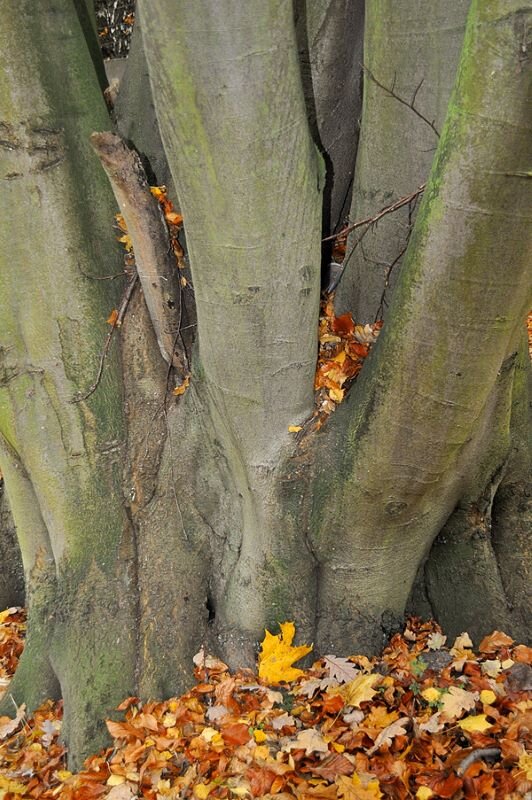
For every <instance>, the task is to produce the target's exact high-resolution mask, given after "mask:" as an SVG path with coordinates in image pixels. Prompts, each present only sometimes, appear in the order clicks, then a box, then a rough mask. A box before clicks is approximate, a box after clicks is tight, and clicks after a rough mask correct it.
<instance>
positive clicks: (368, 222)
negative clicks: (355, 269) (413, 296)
mask: <svg viewBox="0 0 532 800" xmlns="http://www.w3.org/2000/svg"><path fill="white" fill-rule="evenodd" d="M425 185H426V184H424V183H422V184H421V186H418V188H417V189H416V190H415V192H411V193H410V194H407V195H405V196H404V197H400V198H399V200H396V201H395V202H394V203H391V204H390V205H389V206H385V207H384V208H383V209H381V210H380V211H379V212H378V213H377V214H374V215H373V216H372V217H366V218H365V219H361V220H358V221H357V222H353V224H352V225H348V226H347V227H346V228H343V229H342V230H341V231H340V232H339V233H336V234H334V235H333V236H327V238H325V239H322V241H323V242H327V241H329V239H341V238H344V237H345V236H347V234H348V233H351V231H354V230H356V229H357V228H361V227H363V226H366V229H365V230H364V231H363V232H362V233H361V235H360V236H359V237H358V239H357V240H356V242H355V243H354V244H353V246H352V248H351V250H350V251H349V253H348V254H347V255H346V257H345V258H344V260H343V263H342V269H341V270H340V271H339V272H338V273H337V275H336V276H335V277H334V280H333V281H332V282H331V283H330V284H329V286H328V287H327V289H326V292H327V293H330V292H334V290H335V289H336V287H337V286H338V284H339V283H340V281H341V279H342V276H343V274H344V272H345V269H346V267H347V265H348V263H349V261H350V259H351V256H352V255H353V253H354V252H355V250H356V249H357V247H358V245H359V244H360V242H361V241H362V240H363V238H364V236H365V235H366V233H367V232H368V231H369V229H370V227H371V226H372V225H375V224H376V223H377V222H378V221H379V220H380V219H382V217H384V216H386V214H392V213H393V212H394V211H397V210H398V209H399V208H402V207H403V206H406V205H411V204H412V202H415V201H417V198H418V197H419V196H420V195H421V194H422V193H423V191H424V190H425ZM410 218H411V212H410V213H409V219H410ZM407 243H408V240H407ZM405 250H406V247H405ZM403 253H404V250H403V251H401V253H400V254H399V256H398V257H397V259H396V260H395V261H394V262H393V264H392V268H393V266H394V265H395V264H396V263H397V261H398V260H399V259H400V258H401V256H402V255H403ZM390 271H391V270H390ZM389 274H390V273H388V276H387V277H388V278H389Z"/></svg>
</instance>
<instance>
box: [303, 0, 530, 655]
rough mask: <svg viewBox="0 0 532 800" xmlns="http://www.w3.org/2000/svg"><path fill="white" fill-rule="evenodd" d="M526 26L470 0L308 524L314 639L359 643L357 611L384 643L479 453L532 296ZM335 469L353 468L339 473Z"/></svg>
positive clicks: (521, 18)
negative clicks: (315, 604)
mask: <svg viewBox="0 0 532 800" xmlns="http://www.w3.org/2000/svg"><path fill="white" fill-rule="evenodd" d="M526 24H527V15H526V14H525V12H523V11H522V9H521V6H520V4H519V3H518V2H512V0H501V2H496V3H491V4H490V5H489V7H487V6H485V5H484V4H483V3H480V2H473V4H472V7H471V11H470V15H469V19H468V27H467V31H466V37H465V43H464V48H463V54H462V58H461V62H460V68H459V78H458V82H457V85H456V88H455V90H454V93H453V97H452V99H451V103H450V107H449V113H448V116H447V120H446V124H445V128H444V131H443V134H442V138H441V140H440V143H439V148H438V152H437V155H436V160H435V163H434V165H433V168H432V172H431V177H430V181H429V185H428V187H427V191H426V193H425V197H424V200H423V204H422V207H421V209H420V212H419V215H418V219H417V221H416V224H415V227H414V232H413V235H412V238H411V241H410V245H409V248H408V251H407V255H406V261H405V264H404V266H403V270H402V273H401V277H400V280H399V284H398V286H397V289H396V292H395V295H394V299H393V303H392V308H391V310H390V318H389V320H388V322H387V324H386V325H385V326H384V329H383V331H382V333H381V335H380V337H379V340H378V342H377V345H376V346H375V348H374V350H373V352H372V354H371V355H370V357H369V360H368V363H367V365H366V367H365V370H364V373H363V374H362V376H361V378H359V380H358V381H357V384H356V385H355V387H354V390H353V392H352V394H351V396H350V398H349V399H348V401H347V402H346V403H344V404H343V405H342V406H341V407H340V408H339V409H338V410H337V411H336V412H335V414H334V416H333V418H332V419H331V423H330V424H331V426H332V427H334V428H335V429H336V432H335V438H334V442H333V445H332V447H331V449H330V450H329V455H328V457H327V455H325V456H324V457H323V458H321V459H320V460H319V463H320V466H319V470H320V473H321V474H320V475H319V478H318V483H317V487H316V491H315V516H316V522H315V533H314V534H313V536H312V546H313V550H314V552H315V553H316V555H317V557H318V560H319V562H320V577H319V599H320V620H319V628H318V646H319V649H320V650H321V651H325V650H327V649H329V648H330V647H332V646H333V645H334V643H335V642H336V641H342V640H344V639H347V637H348V636H349V637H350V639H351V641H352V640H353V636H352V626H353V620H355V622H356V628H357V632H356V633H355V642H356V644H357V645H363V644H364V641H366V642H367V638H368V635H370V636H371V634H370V633H369V634H368V631H369V632H371V631H372V630H373V631H374V634H373V642H374V646H378V644H380V642H379V641H378V636H379V628H380V623H381V619H382V616H383V614H384V615H385V617H386V618H389V619H392V620H393V619H399V618H400V617H401V616H402V613H403V611H404V607H405V603H406V601H407V598H408V595H409V592H410V588H411V586H412V583H413V580H414V577H415V575H416V572H417V569H418V566H419V564H420V562H421V561H422V559H423V558H424V557H425V555H426V554H427V552H428V549H429V547H430V544H431V542H432V540H433V539H434V537H435V536H436V535H437V533H438V532H439V531H440V530H441V528H442V526H443V524H444V523H445V521H446V519H447V518H448V517H449V515H450V514H451V512H452V510H453V509H454V507H455V506H456V504H457V502H458V501H459V499H460V497H461V495H462V489H463V486H464V484H466V485H467V481H466V478H467V476H468V475H469V474H470V473H471V471H472V470H473V469H475V468H476V464H477V461H478V457H479V451H480V452H482V444H483V442H484V441H485V430H486V426H487V425H488V421H489V418H490V416H491V413H492V411H491V406H492V404H493V402H494V399H495V398H496V396H497V395H496V389H497V383H498V375H499V371H500V370H503V371H504V368H505V367H504V365H505V361H506V359H507V358H508V356H509V353H510V348H511V346H512V344H513V343H514V342H515V340H516V336H517V333H518V331H519V330H520V327H521V326H522V325H523V322H524V319H525V314H526V311H527V309H528V304H529V302H530V279H529V272H528V264H527V255H525V254H526V253H528V251H529V245H528V242H529V241H530V238H529V237H530V234H531V229H532V226H531V225H530V215H529V214H528V213H527V212H526V211H525V209H526V207H527V206H526V200H525V198H526V196H527V194H528V186H527V185H526V180H523V178H522V177H520V175H521V174H522V172H523V163H525V161H526V157H527V153H528V148H529V141H530V138H529V137H530V124H529V117H528V108H527V105H526V103H527V100H526V98H527V91H528V87H529V75H528V74H527V72H526V71H525V70H524V69H520V68H519V65H520V41H521V40H522V36H523V31H524V30H525V27H526ZM486 75H489V76H490V81H489V82H487V81H485V80H484V77H485V76H486ZM486 165H489V166H488V168H486ZM523 237H525V239H526V244H524V239H523ZM435 331H438V336H437V338H434V335H433V334H434V332H435ZM400 397H401V398H406V397H408V401H407V402H405V403H398V398H400ZM325 447H326V449H327V445H326V446H325ZM329 447H330V445H329ZM335 472H336V474H337V475H338V474H339V475H341V476H347V477H344V478H343V479H340V480H338V481H337V483H333V482H331V475H334V473H335ZM338 509H341V511H342V513H341V515H339V513H338ZM384 627H385V626H384ZM359 632H360V634H359ZM359 635H360V639H358V636H359Z"/></svg>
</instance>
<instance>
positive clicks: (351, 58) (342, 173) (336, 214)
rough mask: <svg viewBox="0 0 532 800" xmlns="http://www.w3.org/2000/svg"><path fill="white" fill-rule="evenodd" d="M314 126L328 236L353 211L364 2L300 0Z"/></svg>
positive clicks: (299, 27) (299, 30) (298, 20)
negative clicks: (321, 166) (322, 168)
mask: <svg viewBox="0 0 532 800" xmlns="http://www.w3.org/2000/svg"><path fill="white" fill-rule="evenodd" d="M294 14H295V24H296V37H297V42H298V48H299V59H300V65H301V76H302V81H303V91H304V94H305V104H306V107H307V115H308V121H309V126H310V130H311V133H312V137H313V139H314V142H315V143H316V145H317V146H318V148H319V150H320V153H321V154H322V156H323V159H324V161H325V169H326V178H325V187H324V191H323V236H328V235H329V234H331V233H333V232H334V231H335V230H337V229H338V227H339V226H340V225H341V224H342V222H343V220H344V218H345V217H346V216H347V214H348V212H349V205H350V200H351V190H352V184H353V174H354V170H355V160H356V152H357V148H356V144H357V140H358V132H359V125H360V114H361V106H362V59H363V54H362V45H363V37H364V2H363V0H296V2H295V3H294Z"/></svg>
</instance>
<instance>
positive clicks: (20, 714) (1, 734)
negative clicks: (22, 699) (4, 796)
mask: <svg viewBox="0 0 532 800" xmlns="http://www.w3.org/2000/svg"><path fill="white" fill-rule="evenodd" d="M25 714H26V704H25V703H22V705H21V706H19V707H18V708H17V713H16V714H15V716H14V718H13V719H11V717H0V741H1V740H2V739H5V738H6V737H7V736H10V735H11V734H12V733H13V732H14V731H16V730H17V728H18V727H19V726H20V723H21V722H22V720H23V719H24V715H25ZM10 791H12V790H10Z"/></svg>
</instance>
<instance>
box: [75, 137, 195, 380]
mask: <svg viewBox="0 0 532 800" xmlns="http://www.w3.org/2000/svg"><path fill="white" fill-rule="evenodd" d="M90 141H91V145H92V147H93V149H94V151H95V153H96V155H97V156H98V158H99V159H100V162H101V164H102V167H103V168H104V170H105V172H106V174H107V177H108V178H109V182H110V184H111V187H112V189H113V192H114V195H115V198H116V201H117V203H118V205H119V207H120V211H121V213H122V215H123V217H124V219H125V222H126V225H127V230H128V234H129V236H130V238H131V243H132V245H133V252H134V253H135V262H136V268H137V273H138V277H139V280H140V285H141V287H142V291H143V293H144V299H145V301H146V305H147V307H148V312H149V315H150V319H151V322H152V325H153V330H154V332H155V335H156V337H157V343H158V345H159V350H160V352H161V355H162V357H163V358H164V360H165V361H166V363H167V364H168V365H169V366H172V367H175V368H176V369H177V370H178V372H179V374H180V375H181V377H182V378H184V377H185V375H186V374H187V372H188V369H187V359H186V354H185V350H184V347H183V344H182V342H181V338H180V325H181V290H180V286H179V281H178V278H177V275H176V262H175V258H174V255H173V252H172V247H171V244H170V237H169V235H168V229H167V227H166V222H165V220H164V216H163V213H162V211H161V208H160V206H159V203H158V202H157V200H156V199H155V197H153V195H152V194H151V192H150V187H149V185H148V181H147V179H146V173H145V172H144V168H143V166H142V164H141V161H140V158H139V156H138V154H137V153H136V152H135V151H134V150H131V149H130V148H129V147H128V146H127V144H126V143H125V141H124V140H123V139H122V138H121V137H120V136H118V135H117V134H116V133H111V132H110V131H105V132H103V133H93V134H91V137H90Z"/></svg>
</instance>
